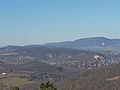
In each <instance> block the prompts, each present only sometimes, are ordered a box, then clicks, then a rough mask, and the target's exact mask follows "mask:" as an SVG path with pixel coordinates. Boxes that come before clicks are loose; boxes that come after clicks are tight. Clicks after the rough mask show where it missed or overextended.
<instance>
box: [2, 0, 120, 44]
mask: <svg viewBox="0 0 120 90" xmlns="http://www.w3.org/2000/svg"><path fill="white" fill-rule="evenodd" d="M119 3H120V1H118V0H114V1H113V0H60V1H56V0H17V1H16V0H1V1H0V46H6V45H29V44H44V43H49V42H62V41H71V40H75V39H80V38H88V37H107V38H115V39H116V38H117V39H120V34H119V33H120V27H119V24H120V5H119Z"/></svg>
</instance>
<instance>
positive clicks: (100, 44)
mask: <svg viewBox="0 0 120 90" xmlns="http://www.w3.org/2000/svg"><path fill="white" fill-rule="evenodd" d="M46 45H47V46H49V45H51V46H55V47H65V48H71V49H110V50H111V49H112V50H116V49H120V39H109V38H105V37H91V38H82V39H77V40H74V41H69V42H60V43H48V44H46Z"/></svg>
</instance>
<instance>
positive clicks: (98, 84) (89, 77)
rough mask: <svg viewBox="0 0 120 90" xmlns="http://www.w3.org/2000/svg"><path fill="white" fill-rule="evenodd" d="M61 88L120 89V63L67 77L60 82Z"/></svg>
mask: <svg viewBox="0 0 120 90" xmlns="http://www.w3.org/2000/svg"><path fill="white" fill-rule="evenodd" d="M59 90H120V63H119V64H114V65H109V66H105V67H101V68H96V69H91V70H87V71H85V72H83V73H81V74H79V75H76V76H73V77H71V78H69V79H66V80H64V81H62V82H61V83H60V84H59Z"/></svg>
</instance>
